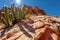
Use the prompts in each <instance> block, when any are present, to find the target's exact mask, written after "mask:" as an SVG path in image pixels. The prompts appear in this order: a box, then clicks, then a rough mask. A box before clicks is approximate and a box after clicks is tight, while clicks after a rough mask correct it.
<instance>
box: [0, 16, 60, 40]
mask: <svg viewBox="0 0 60 40" xmlns="http://www.w3.org/2000/svg"><path fill="white" fill-rule="evenodd" d="M0 40H60V18H59V17H54V16H43V15H42V16H31V17H29V18H26V19H23V20H22V21H21V22H20V23H17V24H16V25H15V26H14V27H10V28H7V29H1V30H0Z"/></svg>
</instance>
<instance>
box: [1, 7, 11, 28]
mask: <svg viewBox="0 0 60 40" xmlns="http://www.w3.org/2000/svg"><path fill="white" fill-rule="evenodd" d="M1 19H2V22H3V23H4V24H5V25H6V26H7V27H8V26H10V25H9V23H10V18H9V13H8V8H7V6H4V13H3V14H2V18H1Z"/></svg>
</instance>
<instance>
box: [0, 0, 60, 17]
mask: <svg viewBox="0 0 60 40" xmlns="http://www.w3.org/2000/svg"><path fill="white" fill-rule="evenodd" d="M12 2H14V3H15V4H16V6H19V5H23V4H26V5H29V6H35V5H36V6H38V7H39V8H40V9H43V10H44V11H45V12H46V14H47V15H52V16H60V0H20V3H17V2H16V0H0V9H2V7H3V6H4V5H7V6H8V7H10V5H11V3H12Z"/></svg>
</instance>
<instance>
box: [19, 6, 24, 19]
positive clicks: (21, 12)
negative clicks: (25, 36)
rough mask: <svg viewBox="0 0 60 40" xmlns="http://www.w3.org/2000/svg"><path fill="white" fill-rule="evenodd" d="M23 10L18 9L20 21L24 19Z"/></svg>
mask: <svg viewBox="0 0 60 40" xmlns="http://www.w3.org/2000/svg"><path fill="white" fill-rule="evenodd" d="M24 10H25V9H24V8H23V7H21V8H20V11H19V15H20V20H21V19H23V18H24V17H25V12H24Z"/></svg>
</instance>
